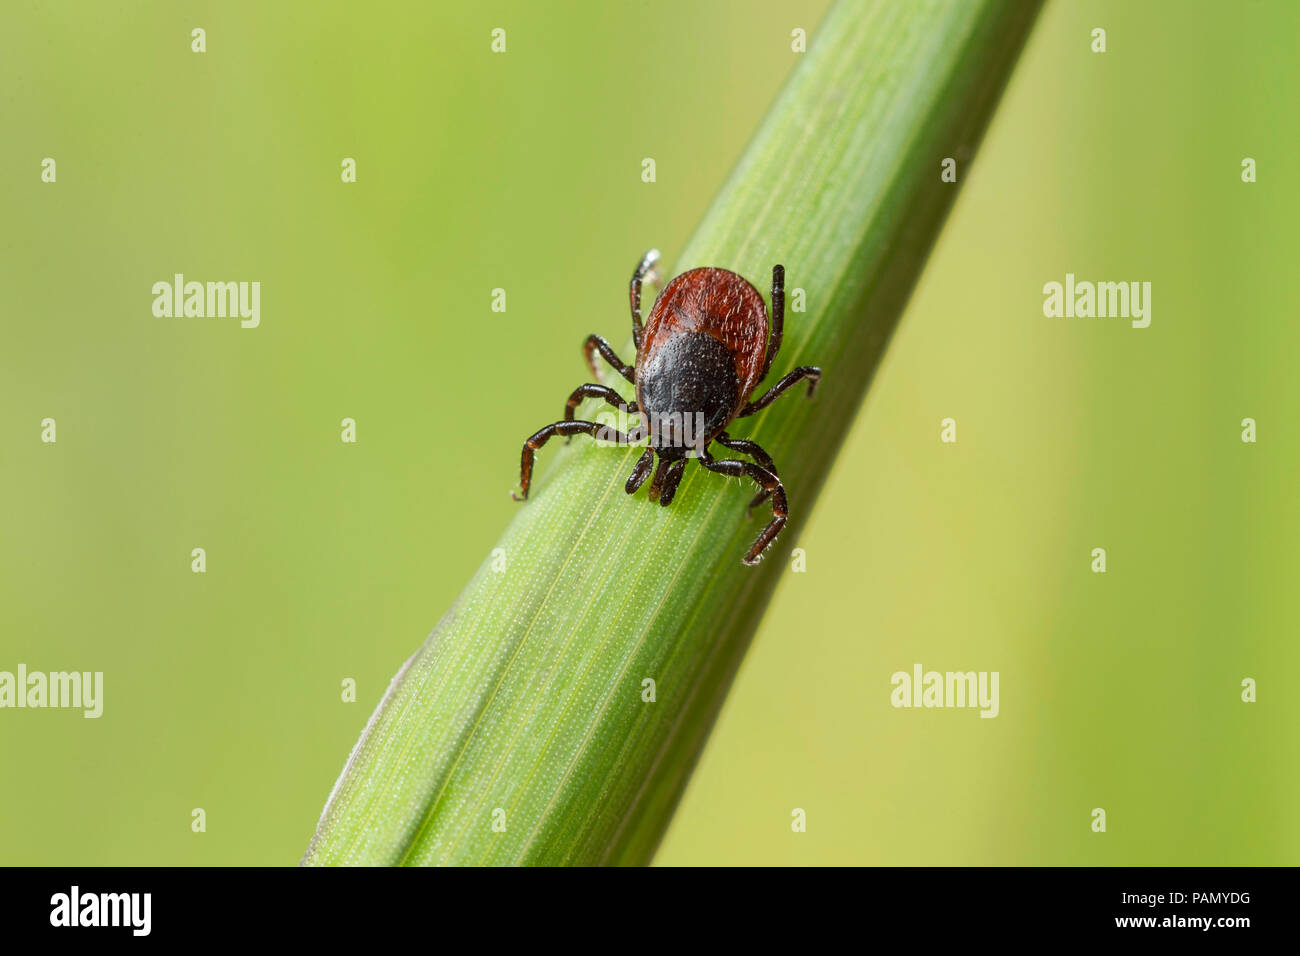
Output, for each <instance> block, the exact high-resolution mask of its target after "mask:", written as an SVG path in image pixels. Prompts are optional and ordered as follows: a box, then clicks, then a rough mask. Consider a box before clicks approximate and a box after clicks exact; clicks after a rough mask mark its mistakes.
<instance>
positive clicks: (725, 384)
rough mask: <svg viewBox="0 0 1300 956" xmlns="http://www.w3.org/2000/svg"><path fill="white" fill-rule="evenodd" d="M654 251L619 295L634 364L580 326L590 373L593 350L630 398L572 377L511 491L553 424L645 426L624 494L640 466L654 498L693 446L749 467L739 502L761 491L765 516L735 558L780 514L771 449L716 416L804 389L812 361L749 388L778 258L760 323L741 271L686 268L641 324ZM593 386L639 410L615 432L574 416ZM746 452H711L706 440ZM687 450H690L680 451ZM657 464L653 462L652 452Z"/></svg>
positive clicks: (777, 324)
mask: <svg viewBox="0 0 1300 956" xmlns="http://www.w3.org/2000/svg"><path fill="white" fill-rule="evenodd" d="M658 258H659V252H658V250H655V249H651V250H650V251H649V252H647V253H646V254H645V256H644V257H643V258H642V259H641V261H640V263H638V265H637V267H636V269H635V271H633V273H632V282H631V284H630V285H629V287H628V298H629V300H630V303H631V306H632V341H633V343H634V345H635V346H636V364H635V365H633V366H628V365H624V364H623V361H622V360H621V359H620V358H619V357H618V353H616V352H615V351H614V349H613V347H611V346H610V344H609V343H608V342H606V341H605V340H604V339H603V338H601V337H600V336H599V335H591V336H588V337H587V342H586V344H585V346H584V347H583V351H584V354H585V356H586V359H587V366H588V367H589V368H590V369H591V374H592V375H593V376H595V377H596V379H597V380H599V379H600V378H601V374H600V372H599V370H598V369H597V368H596V359H595V356H596V353H597V352H599V353H600V355H601V357H602V358H603V359H604V360H605V361H606V362H608V363H609V364H610V365H611V366H612V367H613V368H614V369H615V371H617V372H618V373H619V374H620V375H622V376H623V377H624V378H625V379H627V380H628V381H629V382H631V383H632V384H633V385H635V386H636V400H635V401H631V402H625V401H623V397H622V396H621V395H619V394H618V392H616V391H614V389H612V388H609V387H608V386H606V385H601V384H596V383H592V384H588V385H580V386H579V387H578V388H577V389H576V390H575V391H574V393H573V394H572V395H570V396H569V400H568V402H567V403H566V404H565V407H564V421H562V422H556V423H555V424H553V425H547V426H546V427H545V428H543V429H541V430H540V431H538V432H537V433H536V434H534V435H532V436H531V437H530V438H529V439H528V440H527V441H526V442H524V450H523V456H522V458H521V461H520V465H519V487H520V491H521V494H520V495H515V494H514V493H513V492H511V497H513V498H514V499H515V500H516V501H523V500H525V499H526V498H527V497H528V489H529V486H530V485H531V484H532V478H533V457H534V455H535V454H536V452H537V450H538V449H539V448H541V447H542V445H544V444H546V442H547V441H549V440H550V439H551V438H554V437H555V436H556V435H563V436H566V437H568V438H569V439H572V437H573V436H574V435H590V436H591V437H593V438H602V439H606V440H613V441H617V442H620V443H624V444H632V443H635V442H637V441H640V440H641V439H642V438H644V437H646V435H647V434H648V435H649V437H650V442H649V445H648V446H647V447H646V449H645V452H644V453H643V454H642V455H641V457H640V458H639V459H638V460H637V463H636V465H635V466H634V467H633V469H632V474H631V475H630V476H629V477H628V479H627V484H626V485H625V486H624V490H625V491H626V492H627V493H628V494H629V495H630V494H634V493H635V492H636V490H637V489H638V488H640V487H641V485H642V484H644V483H645V480H646V478H647V476H649V475H650V472H651V469H652V468H653V469H654V477H653V478H651V480H650V489H649V492H648V494H649V497H650V500H651V501H658V502H659V504H661V505H663V506H665V507H666V506H668V505H669V504H671V503H672V500H673V496H674V495H676V493H677V486H678V485H679V484H680V483H681V480H682V473H683V472H684V471H685V470H686V463H687V462H688V461H689V460H690V459H691V458H692V457H694V458H696V459H697V460H698V461H699V463H700V465H701V467H703V468H706V469H707V470H709V471H716V472H718V473H719V474H722V475H729V476H731V477H735V478H750V479H752V480H753V481H754V482H755V483H756V484H757V485H758V487H759V492H758V495H757V496H756V497H755V498H754V500H753V501H751V502H750V503H749V507H750V509H751V510H752V509H753V508H755V507H757V506H758V505H760V504H762V503H763V502H764V501H767V500H768V499H771V502H772V520H771V521H770V522H769V523H768V525H767V527H765V528H764V529H763V531H762V533H761V534H760V535H759V536H758V538H757V539H756V540H755V541H754V544H753V546H752V547H751V548H750V549H749V551H748V552H747V553H746V554H745V557H744V559H743V560H744V562H745V564H748V565H755V564H758V563H759V561H761V560H762V558H763V552H764V551H765V550H767V548H768V546H770V545H771V544H772V542H773V541H775V540H776V536H777V535H778V534H780V533H781V529H782V528H783V527H785V523H786V521H787V520H788V518H789V512H788V509H787V505H786V498H785V487H784V486H783V485H782V484H781V478H780V476H779V475H778V474H777V470H776V465H775V464H774V463H773V462H772V457H771V456H770V455H769V454H768V453H767V452H765V451H764V450H763V449H762V448H760V447H759V446H758V445H756V444H754V442H752V441H746V440H745V439H743V438H732V437H731V436H730V435H728V434H727V431H726V429H727V426H728V425H730V424H731V423H732V422H733V421H735V420H736V419H737V418H746V417H748V416H749V415H753V414H754V413H755V412H757V411H760V410H762V409H764V408H766V407H767V406H768V405H771V404H772V402H774V401H775V400H776V399H777V398H778V397H779V396H780V395H781V394H782V393H784V392H785V391H787V390H788V389H791V388H793V387H794V386H795V385H797V384H799V383H800V382H803V381H807V382H808V397H809V398H811V397H812V395H813V392H814V391H815V390H816V388H817V383H818V382H819V381H821V377H822V372H821V369H820V368H818V367H816V366H814V365H803V366H800V367H799V368H796V369H795V370H794V371H792V372H790V373H788V374H787V375H786V376H785V377H784V378H782V379H781V380H780V381H779V382H777V383H776V384H775V385H773V386H772V387H771V388H769V389H768V390H767V391H766V392H764V393H763V394H762V396H761V397H759V398H757V399H751V395H752V394H753V392H754V391H755V390H756V388H757V387H758V385H759V383H761V382H762V381H763V379H764V378H765V377H766V376H767V373H768V371H769V370H770V369H771V368H772V362H773V360H775V359H776V356H777V353H778V352H779V351H780V350H781V333H782V330H783V327H784V322H785V268H784V267H783V266H780V265H777V266H773V267H772V322H771V326H770V330H769V325H768V318H767V308H766V306H765V305H764V304H763V297H762V296H761V295H760V294H759V292H758V290H757V289H755V288H754V287H753V286H752V285H751V284H750V283H749V282H747V281H746V280H745V279H744V278H742V277H741V276H739V275H737V274H736V273H734V272H730V271H728V270H726V269H716V268H703V269H691V270H690V271H689V272H683V273H682V274H681V275H679V276H678V277H677V278H675V279H673V280H672V281H671V282H669V283H668V285H667V286H665V287H664V289H663V291H662V292H660V293H659V297H658V298H657V299H656V300H655V304H654V307H653V308H652V309H651V310H650V315H649V317H648V318H647V319H646V321H645V325H644V326H642V324H641V284H642V282H643V281H644V280H645V278H646V275H647V273H649V272H650V270H651V267H653V266H654V264H655V262H656V261H657V260H658ZM587 398H599V399H602V400H604V401H605V402H607V403H609V404H610V405H613V406H614V407H615V408H617V409H619V410H620V411H623V412H626V413H629V414H632V413H638V414H640V415H641V417H642V422H641V424H640V425H638V426H637V428H635V429H629V432H630V434H629V433H624V432H620V431H617V430H615V429H613V428H611V427H610V426H608V425H603V424H600V423H598V422H588V421H575V420H574V418H573V414H574V409H576V408H577V407H578V404H579V403H580V402H582V400H583V399H587ZM713 442H717V443H718V444H719V445H721V446H722V447H723V448H727V449H729V450H730V451H733V452H738V453H739V454H742V455H746V456H748V457H749V458H752V459H753V461H742V460H741V459H738V458H714V457H713V455H712V454H710V453H709V447H708V446H709V445H710V444H712V443H713ZM692 452H693V453H694V454H693V455H692ZM656 456H658V459H659V464H658V467H655V457H656Z"/></svg>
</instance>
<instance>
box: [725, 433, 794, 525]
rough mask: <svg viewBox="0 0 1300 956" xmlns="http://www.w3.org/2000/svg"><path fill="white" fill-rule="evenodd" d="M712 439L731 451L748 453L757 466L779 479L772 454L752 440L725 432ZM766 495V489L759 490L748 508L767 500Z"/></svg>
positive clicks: (751, 508) (752, 508) (750, 509)
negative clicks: (735, 436) (733, 436)
mask: <svg viewBox="0 0 1300 956" xmlns="http://www.w3.org/2000/svg"><path fill="white" fill-rule="evenodd" d="M713 440H714V441H716V442H717V443H718V444H719V445H721V446H722V447H723V448H730V449H731V450H732V451H738V452H740V453H741V454H742V455H748V456H749V457H750V458H752V459H754V461H756V462H758V466H759V467H760V468H763V469H766V470H767V471H770V472H771V473H772V476H773V477H774V478H776V479H777V480H780V478H781V476H780V475H779V474H777V471H776V464H775V463H774V462H773V461H772V456H771V455H769V454H768V453H767V452H765V451H763V449H762V448H760V447H759V446H758V445H756V444H754V442H752V441H746V440H745V439H743V438H732V437H731V436H730V435H728V434H727V433H726V432H723V433H722V434H720V435H719V436H718V437H717V438H715V439H713ZM767 496H768V492H767V491H760V492H759V493H758V494H757V495H756V496H755V497H754V500H753V501H751V502H750V503H749V509H748V510H749V511H753V510H754V509H755V508H757V507H758V506H759V505H761V504H762V503H763V502H764V501H766V500H767Z"/></svg>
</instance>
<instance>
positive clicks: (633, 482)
mask: <svg viewBox="0 0 1300 956" xmlns="http://www.w3.org/2000/svg"><path fill="white" fill-rule="evenodd" d="M654 463H655V450H654V449H653V448H647V449H646V450H645V452H644V453H643V454H642V455H641V457H640V458H638V459H637V460H636V464H635V465H634V466H633V467H632V474H630V475H628V476H627V484H626V485H624V486H623V490H624V491H626V492H627V493H628V494H629V495H634V494H636V490H637V489H638V488H640V487H641V485H642V484H644V483H645V480H646V476H647V475H649V474H650V466H651V465H653V464H654Z"/></svg>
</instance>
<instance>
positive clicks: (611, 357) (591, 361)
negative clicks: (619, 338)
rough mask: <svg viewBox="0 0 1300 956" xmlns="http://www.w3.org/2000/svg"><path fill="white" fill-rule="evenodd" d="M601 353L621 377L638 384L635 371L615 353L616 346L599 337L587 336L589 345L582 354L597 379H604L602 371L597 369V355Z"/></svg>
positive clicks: (586, 345) (583, 348) (585, 346)
mask: <svg viewBox="0 0 1300 956" xmlns="http://www.w3.org/2000/svg"><path fill="white" fill-rule="evenodd" d="M597 352H599V353H600V355H601V358H603V359H604V360H605V361H606V362H608V363H609V364H610V365H612V366H613V367H614V369H615V371H617V372H618V374H619V375H622V376H623V377H624V378H625V379H627V380H628V381H629V382H632V383H634V384H635V383H636V378H635V377H634V376H635V375H636V372H635V370H634V369H633V368H632V366H630V365H624V364H623V360H622V359H621V358H619V357H618V353H617V352H615V351H614V346H612V345H610V344H609V343H608V342H606V341H605V340H604V339H602V338H601V337H600V336H599V335H589V336H587V343H586V344H585V345H584V346H583V347H582V354H583V355H585V356H586V357H587V368H589V369H591V374H592V376H593V377H594V378H596V379H602V378H603V377H604V376H602V375H601V374H600V369H598V368H596V354H595V353H597Z"/></svg>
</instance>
